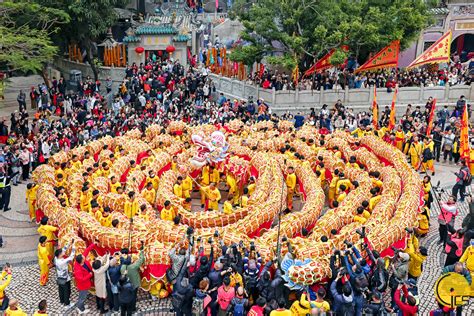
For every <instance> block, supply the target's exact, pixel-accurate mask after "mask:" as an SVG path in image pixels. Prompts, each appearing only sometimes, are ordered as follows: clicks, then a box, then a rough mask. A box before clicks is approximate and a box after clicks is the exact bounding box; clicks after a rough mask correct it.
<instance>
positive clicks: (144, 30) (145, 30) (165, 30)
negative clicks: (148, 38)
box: [135, 25, 178, 35]
mask: <svg viewBox="0 0 474 316" xmlns="http://www.w3.org/2000/svg"><path fill="white" fill-rule="evenodd" d="M177 33H178V30H177V29H176V28H174V27H173V26H171V25H142V26H139V27H138V28H137V30H136V31H135V34H137V35H155V34H177Z"/></svg>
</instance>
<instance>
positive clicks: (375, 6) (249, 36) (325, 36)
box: [232, 0, 436, 66]
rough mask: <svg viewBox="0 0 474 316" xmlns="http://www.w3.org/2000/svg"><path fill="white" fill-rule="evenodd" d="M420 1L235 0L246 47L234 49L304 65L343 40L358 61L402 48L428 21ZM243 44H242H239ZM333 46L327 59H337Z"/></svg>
mask: <svg viewBox="0 0 474 316" xmlns="http://www.w3.org/2000/svg"><path fill="white" fill-rule="evenodd" d="M432 2H436V1H430V2H429V3H428V2H427V1H424V0H358V1H354V0H257V1H255V2H254V3H249V1H248V0H236V4H235V5H234V8H235V10H234V12H233V13H232V16H234V17H235V18H237V19H239V20H240V21H241V22H242V24H243V25H244V28H245V29H244V31H243V33H242V39H243V40H245V41H247V42H248V43H249V44H250V46H243V47H238V48H236V49H235V52H234V53H233V54H235V55H236V56H239V58H241V59H242V60H248V61H252V60H253V61H259V60H260V59H261V58H262V57H263V56H265V55H266V56H273V57H272V58H270V59H269V60H270V61H271V62H272V63H277V64H280V65H290V64H292V62H291V60H294V59H295V56H296V59H297V60H298V62H299V64H300V66H303V65H304V64H305V61H306V65H307V66H309V65H310V64H312V63H313V62H314V60H315V59H317V58H320V57H321V56H322V55H324V54H326V53H327V52H329V51H330V50H331V49H333V48H340V47H341V46H342V45H348V46H349V49H350V52H349V54H354V55H355V56H356V57H357V58H358V59H359V61H364V60H365V59H366V58H367V56H368V55H369V53H370V52H374V51H377V50H379V49H381V48H382V47H384V46H386V45H387V44H388V43H390V42H391V41H392V40H395V39H398V40H400V42H401V46H402V49H403V48H406V47H408V46H409V45H410V43H411V42H412V41H413V40H414V39H415V38H417V37H418V35H419V34H420V32H421V30H423V28H425V27H426V26H427V25H428V23H429V22H430V19H431V17H430V15H429V11H428V10H429V8H430V6H431V5H432V4H433V3H432ZM244 47H247V48H245V49H244ZM255 52H258V54H256V53H255ZM343 55H344V52H343V51H341V50H338V53H337V58H336V57H334V58H333V59H332V61H334V62H336V63H339V64H340V63H341V60H340V59H341V57H343Z"/></svg>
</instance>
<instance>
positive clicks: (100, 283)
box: [92, 253, 110, 314]
mask: <svg viewBox="0 0 474 316" xmlns="http://www.w3.org/2000/svg"><path fill="white" fill-rule="evenodd" d="M109 264H110V254H109V253H106V254H105V255H104V256H103V257H98V258H97V259H96V260H95V261H94V262H93V263H92V270H93V271H94V286H95V300H96V303H97V309H98V310H100V313H101V314H105V313H107V312H108V310H106V309H105V299H106V298H107V287H106V284H107V283H106V282H107V278H106V273H107V269H108V268H109Z"/></svg>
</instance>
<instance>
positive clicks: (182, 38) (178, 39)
mask: <svg viewBox="0 0 474 316" xmlns="http://www.w3.org/2000/svg"><path fill="white" fill-rule="evenodd" d="M190 39H191V36H189V35H186V34H179V35H178V36H175V37H173V41H175V42H187V41H189V40H190Z"/></svg>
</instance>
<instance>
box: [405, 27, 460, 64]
mask: <svg viewBox="0 0 474 316" xmlns="http://www.w3.org/2000/svg"><path fill="white" fill-rule="evenodd" d="M451 38H452V32H451V30H449V32H448V33H446V34H444V35H443V36H441V37H440V38H439V39H438V40H437V41H436V42H434V44H433V45H431V46H430V47H429V48H428V49H427V50H425V51H424V52H423V53H422V54H421V55H420V56H418V58H416V59H415V60H414V61H412V63H411V64H410V65H408V66H407V68H408V69H410V68H414V67H419V66H422V65H425V64H439V63H446V62H449V54H450V53H451Z"/></svg>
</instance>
